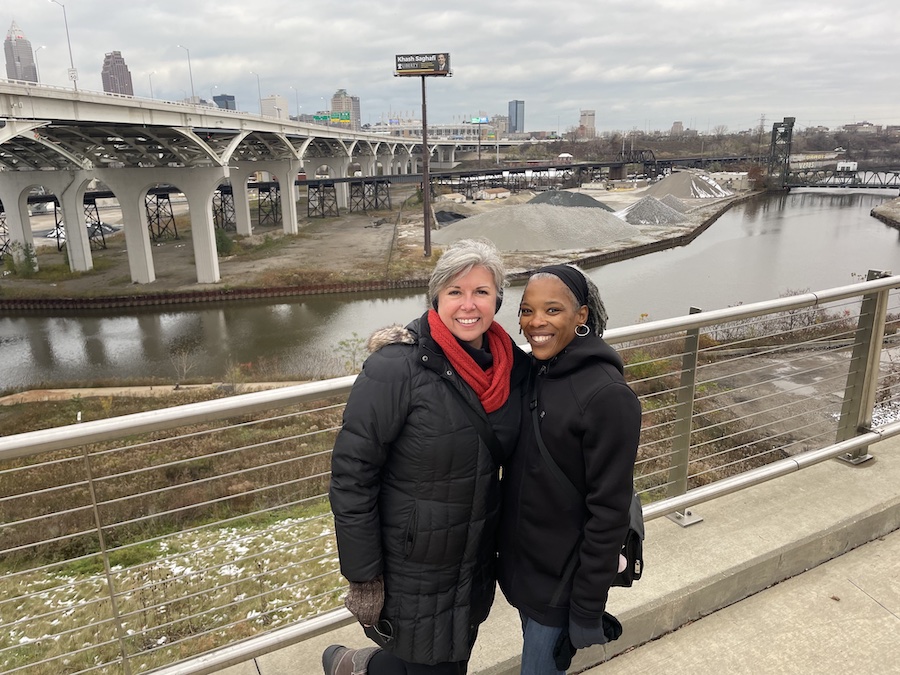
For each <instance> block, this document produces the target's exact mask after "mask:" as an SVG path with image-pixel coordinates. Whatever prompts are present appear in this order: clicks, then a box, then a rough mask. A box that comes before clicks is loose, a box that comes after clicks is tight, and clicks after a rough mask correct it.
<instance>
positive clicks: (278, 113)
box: [260, 94, 288, 120]
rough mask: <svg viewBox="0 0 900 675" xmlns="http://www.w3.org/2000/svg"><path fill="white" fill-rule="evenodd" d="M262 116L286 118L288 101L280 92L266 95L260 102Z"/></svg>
mask: <svg viewBox="0 0 900 675" xmlns="http://www.w3.org/2000/svg"><path fill="white" fill-rule="evenodd" d="M260 103H261V106H262V116H263V117H277V118H278V119H284V120H286V119H288V102H287V99H286V98H285V97H284V96H282V95H281V94H272V95H271V96H266V97H265V98H264V99H263V100H262V101H261V102H260Z"/></svg>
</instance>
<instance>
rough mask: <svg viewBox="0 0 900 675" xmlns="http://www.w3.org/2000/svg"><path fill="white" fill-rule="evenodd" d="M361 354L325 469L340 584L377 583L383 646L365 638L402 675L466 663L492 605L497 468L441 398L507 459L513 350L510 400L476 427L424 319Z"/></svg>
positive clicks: (472, 398)
mask: <svg viewBox="0 0 900 675" xmlns="http://www.w3.org/2000/svg"><path fill="white" fill-rule="evenodd" d="M369 344H370V349H372V350H373V353H372V354H371V355H370V356H369V358H368V359H366V362H365V363H364V364H363V369H362V372H361V373H360V375H359V377H358V378H357V380H356V383H355V384H354V385H353V389H352V391H351V393H350V397H349V399H348V401H347V408H346V411H345V413H344V423H343V427H342V429H341V431H340V433H339V434H338V437H337V440H336V441H335V445H334V454H333V457H332V476H331V490H330V496H331V507H332V511H333V512H334V520H335V530H336V533H337V542H338V552H339V554H340V561H341V572H342V573H343V575H344V576H345V577H346V578H347V579H348V580H350V581H354V582H364V581H369V580H371V579H374V578H375V577H376V576H378V575H380V574H383V575H384V588H385V603H384V609H383V611H382V614H381V616H382V619H387V620H389V621H390V623H391V625H392V627H393V632H394V638H393V639H392V640H390V641H388V642H387V643H385V642H384V640H381V639H380V638H379V636H378V635H377V634H375V633H374V631H371V629H369V630H367V631H366V632H367V634H368V635H369V636H370V637H372V638H373V639H374V640H375V641H376V642H378V643H379V644H380V645H381V646H382V647H384V648H385V649H387V650H388V651H390V652H392V653H393V654H395V655H396V656H398V657H399V658H401V659H403V660H405V661H409V662H412V663H424V664H435V663H444V662H454V661H465V660H468V658H469V656H470V653H471V650H472V645H473V644H474V641H475V635H476V631H477V628H478V626H479V624H481V622H483V621H484V620H485V619H486V618H487V615H488V611H489V610H490V606H491V603H492V602H493V598H494V588H495V585H496V553H495V552H496V530H497V525H498V522H499V508H500V488H499V481H498V467H497V466H496V464H495V461H494V459H493V458H492V456H491V453H490V451H489V449H488V447H487V446H486V444H485V443H484V442H483V441H482V440H481V438H480V437H479V435H478V433H477V432H476V430H475V428H474V427H473V426H472V423H471V422H470V419H469V417H467V416H466V414H465V412H464V410H463V408H462V401H460V400H459V399H458V398H457V396H456V395H455V394H454V393H453V392H452V391H451V390H450V387H456V388H457V389H458V390H460V391H461V392H462V393H463V395H464V396H465V397H466V400H468V401H469V402H470V403H471V405H472V407H474V408H475V409H476V410H477V411H479V414H480V415H481V416H482V417H484V418H485V419H489V421H490V424H491V426H492V428H493V429H494V432H495V434H496V436H497V438H498V440H499V442H500V445H501V447H502V452H503V453H504V455H508V454H510V453H511V452H512V450H513V448H514V447H515V443H516V439H517V437H518V434H519V428H520V412H521V397H522V394H523V390H524V386H525V384H526V380H527V371H528V357H527V356H526V355H525V354H524V353H523V352H522V351H521V350H519V349H518V348H517V347H516V346H515V345H513V359H514V364H513V382H512V387H511V393H510V397H509V400H508V401H507V402H506V404H504V406H502V407H501V408H500V409H499V410H496V411H495V412H493V413H491V414H490V415H487V414H486V413H485V412H484V409H483V407H482V406H481V403H480V402H479V401H478V398H477V396H476V395H475V393H474V392H473V391H472V390H471V388H470V387H469V386H468V385H467V384H466V383H465V382H464V381H463V380H462V378H461V377H460V376H459V375H457V374H456V372H455V371H454V370H453V369H452V368H451V367H450V364H449V361H448V360H447V358H446V357H445V356H444V354H443V352H442V351H441V349H440V348H439V347H438V345H437V344H436V343H435V342H434V340H432V338H431V336H430V332H429V330H428V322H427V320H426V317H425V316H423V317H422V318H420V319H417V320H416V321H413V322H412V323H411V324H410V325H409V326H407V327H406V328H405V329H403V328H401V327H400V326H395V327H392V328H390V329H385V330H384V331H382V332H379V333H376V334H375V335H373V337H372V338H370V341H369ZM376 350H377V351H376Z"/></svg>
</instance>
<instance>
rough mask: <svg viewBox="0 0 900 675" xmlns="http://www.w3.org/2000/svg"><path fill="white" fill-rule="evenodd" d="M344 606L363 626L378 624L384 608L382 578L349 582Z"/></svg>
mask: <svg viewBox="0 0 900 675" xmlns="http://www.w3.org/2000/svg"><path fill="white" fill-rule="evenodd" d="M344 606H345V607H346V608H347V609H349V610H350V613H351V614H352V615H353V616H355V617H356V619H357V621H359V622H360V623H361V624H362V625H363V626H372V625H374V624H376V623H378V619H379V618H381V609H382V607H384V578H383V577H381V576H377V577H375V578H374V579H372V581H364V582H362V583H357V582H355V581H351V582H350V590H349V591H347V596H346V597H345V598H344Z"/></svg>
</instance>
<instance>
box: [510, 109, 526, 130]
mask: <svg viewBox="0 0 900 675" xmlns="http://www.w3.org/2000/svg"><path fill="white" fill-rule="evenodd" d="M509 133H511V134H524V133H525V101H510V102H509Z"/></svg>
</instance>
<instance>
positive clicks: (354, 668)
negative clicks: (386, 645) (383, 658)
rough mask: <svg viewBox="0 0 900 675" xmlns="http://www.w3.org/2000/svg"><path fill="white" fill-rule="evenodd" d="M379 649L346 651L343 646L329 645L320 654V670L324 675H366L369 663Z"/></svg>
mask: <svg viewBox="0 0 900 675" xmlns="http://www.w3.org/2000/svg"><path fill="white" fill-rule="evenodd" d="M380 651H381V649H380V648H378V647H366V648H365V649H348V648H347V647H344V646H343V645H331V646H330V647H328V648H327V649H326V650H325V652H324V653H323V654H322V668H323V669H324V670H325V675H366V674H367V673H368V670H369V661H371V660H372V657H373V656H375V654H376V653H377V652H380Z"/></svg>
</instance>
